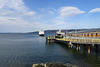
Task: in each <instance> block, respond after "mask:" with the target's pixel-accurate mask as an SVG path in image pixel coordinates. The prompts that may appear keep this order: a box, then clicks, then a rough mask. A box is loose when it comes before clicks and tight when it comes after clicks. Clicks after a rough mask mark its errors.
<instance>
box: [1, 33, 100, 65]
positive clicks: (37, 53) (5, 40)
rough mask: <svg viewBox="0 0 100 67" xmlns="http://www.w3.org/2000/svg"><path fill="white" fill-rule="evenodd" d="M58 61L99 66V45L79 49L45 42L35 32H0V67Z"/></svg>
mask: <svg viewBox="0 0 100 67" xmlns="http://www.w3.org/2000/svg"><path fill="white" fill-rule="evenodd" d="M46 62H60V63H71V64H77V65H79V66H80V67H100V46H99V47H98V46H95V47H92V46H91V53H90V54H88V53H87V46H81V51H76V48H75V46H74V47H73V48H72V49H71V48H69V47H68V45H67V44H60V43H47V44H46V43H45V37H39V36H38V35H37V34H34V35H33V34H0V67H32V64H34V63H46Z"/></svg>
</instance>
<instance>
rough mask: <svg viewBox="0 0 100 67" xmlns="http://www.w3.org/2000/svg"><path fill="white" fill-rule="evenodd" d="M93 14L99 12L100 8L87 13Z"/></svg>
mask: <svg viewBox="0 0 100 67" xmlns="http://www.w3.org/2000/svg"><path fill="white" fill-rule="evenodd" d="M95 12H100V8H95V9H92V10H91V11H89V13H95Z"/></svg>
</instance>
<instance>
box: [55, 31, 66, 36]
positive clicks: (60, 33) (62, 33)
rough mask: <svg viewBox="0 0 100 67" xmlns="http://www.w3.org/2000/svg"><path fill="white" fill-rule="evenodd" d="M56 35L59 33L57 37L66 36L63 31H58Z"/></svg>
mask: <svg viewBox="0 0 100 67" xmlns="http://www.w3.org/2000/svg"><path fill="white" fill-rule="evenodd" d="M56 33H57V35H65V33H64V32H61V30H59V31H57V32H56Z"/></svg>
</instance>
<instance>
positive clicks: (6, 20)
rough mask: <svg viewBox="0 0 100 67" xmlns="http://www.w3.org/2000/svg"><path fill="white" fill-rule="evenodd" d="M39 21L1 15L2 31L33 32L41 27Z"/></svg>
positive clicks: (0, 30)
mask: <svg viewBox="0 0 100 67" xmlns="http://www.w3.org/2000/svg"><path fill="white" fill-rule="evenodd" d="M42 26H43V25H41V24H40V23H39V22H34V23H32V22H29V21H25V20H22V19H20V18H14V17H0V32H4V31H5V32H32V31H36V30H38V29H41V28H42Z"/></svg>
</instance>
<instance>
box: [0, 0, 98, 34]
mask: <svg viewBox="0 0 100 67" xmlns="http://www.w3.org/2000/svg"><path fill="white" fill-rule="evenodd" d="M87 28H88V29H89V28H100V0H0V33H6V32H33V31H39V30H41V29H43V30H55V29H87Z"/></svg>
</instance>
